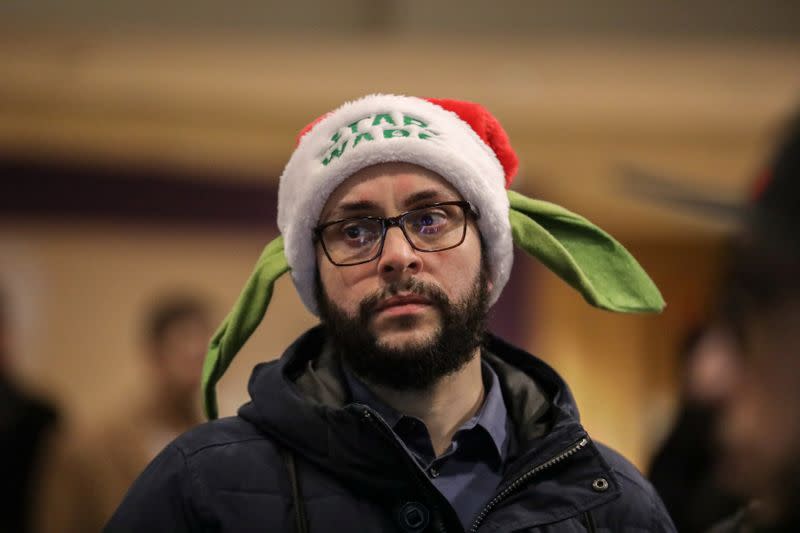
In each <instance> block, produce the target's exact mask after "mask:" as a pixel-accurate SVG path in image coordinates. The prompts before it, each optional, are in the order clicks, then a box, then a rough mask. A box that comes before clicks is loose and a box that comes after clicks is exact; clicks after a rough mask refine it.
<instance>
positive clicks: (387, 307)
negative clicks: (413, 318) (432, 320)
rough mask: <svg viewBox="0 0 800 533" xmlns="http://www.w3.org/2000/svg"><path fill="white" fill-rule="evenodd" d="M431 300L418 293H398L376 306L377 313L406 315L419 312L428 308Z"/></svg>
mask: <svg viewBox="0 0 800 533" xmlns="http://www.w3.org/2000/svg"><path fill="white" fill-rule="evenodd" d="M430 306H431V301H430V300H429V299H428V298H425V297H424V296H420V295H417V294H405V295H396V296H392V297H390V298H386V299H385V300H382V301H381V302H380V303H379V304H378V306H377V307H376V308H375V314H383V315H390V316H396V315H405V314H413V313H419V312H422V311H424V310H425V309H428V308H429V307H430Z"/></svg>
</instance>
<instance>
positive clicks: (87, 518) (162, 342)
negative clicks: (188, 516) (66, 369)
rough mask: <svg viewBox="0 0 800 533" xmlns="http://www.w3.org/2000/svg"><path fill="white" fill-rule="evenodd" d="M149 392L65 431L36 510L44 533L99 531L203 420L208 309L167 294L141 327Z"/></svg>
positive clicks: (57, 442)
mask: <svg viewBox="0 0 800 533" xmlns="http://www.w3.org/2000/svg"><path fill="white" fill-rule="evenodd" d="M142 336H143V339H144V352H145V354H144V355H145V356H146V365H145V366H146V372H147V374H146V376H147V379H146V380H145V382H146V384H147V386H146V388H145V390H144V391H143V392H142V393H140V396H138V397H136V398H129V399H128V401H127V402H126V407H125V409H124V410H115V412H114V413H113V415H111V418H108V419H106V420H103V421H101V422H98V423H96V424H93V425H92V427H91V429H88V430H76V429H72V428H64V429H65V431H63V434H62V435H61V436H60V437H57V438H55V439H54V440H53V442H52V443H51V445H50V447H49V448H50V450H51V453H52V456H51V457H50V460H49V461H48V465H47V466H46V468H45V471H44V472H43V487H42V493H41V495H40V501H39V506H38V508H37V509H36V517H37V518H36V523H37V530H38V531H39V532H41V533H71V532H75V533H78V532H81V533H86V532H93V531H100V530H101V529H102V527H103V524H104V523H105V522H106V521H107V520H108V518H109V517H110V516H111V514H112V513H113V512H114V509H115V508H116V507H117V505H119V503H120V501H122V498H123V496H124V495H125V492H126V491H127V490H128V488H129V487H130V485H131V484H132V483H133V481H134V480H135V479H136V477H137V476H138V475H139V474H140V473H141V471H142V470H143V469H144V468H145V466H146V465H147V463H149V462H150V461H151V460H152V459H153V457H155V456H156V454H158V452H159V451H161V450H162V449H163V448H164V446H166V445H167V444H168V443H169V442H170V441H171V440H172V439H174V438H175V437H176V436H177V435H179V434H181V433H183V432H184V431H186V430H188V429H189V428H191V427H192V426H194V425H196V424H198V423H199V422H200V421H201V418H202V408H201V402H200V380H201V374H202V364H203V358H204V356H205V352H206V348H207V346H208V339H209V338H210V336H211V330H210V318H209V312H208V309H207V307H206V304H205V303H204V302H202V301H201V300H200V299H198V298H196V297H194V296H188V295H170V296H164V297H162V298H161V299H159V301H158V302H157V303H156V304H155V305H154V306H153V307H152V308H151V309H150V311H149V312H148V314H147V316H146V320H145V323H144V327H143V335H142Z"/></svg>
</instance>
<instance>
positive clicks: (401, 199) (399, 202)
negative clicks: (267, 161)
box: [320, 163, 462, 220]
mask: <svg viewBox="0 0 800 533" xmlns="http://www.w3.org/2000/svg"><path fill="white" fill-rule="evenodd" d="M420 193H427V194H426V196H427V198H426V199H427V200H429V201H430V202H442V201H449V200H461V199H462V197H461V195H460V194H459V193H458V191H457V190H456V189H455V187H453V186H452V185H451V184H450V183H448V182H447V181H446V180H445V179H444V178H442V177H441V176H440V175H439V174H437V173H435V172H433V171H431V170H428V169H426V168H423V167H420V166H417V165H413V164H410V163H382V164H379V165H373V166H370V167H367V168H364V169H362V170H360V171H358V172H356V173H355V174H353V175H352V176H350V177H349V178H347V179H346V180H344V181H343V182H342V183H341V184H340V185H339V186H338V187H337V188H336V189H335V190H334V191H333V193H332V194H331V195H330V197H329V198H328V201H327V202H326V203H325V207H323V209H322V213H321V216H320V219H321V220H322V219H324V218H326V217H327V216H328V215H329V214H331V213H333V212H334V211H336V210H337V208H339V207H341V206H345V205H351V204H354V203H359V202H364V203H372V204H376V205H378V206H386V205H389V204H394V205H395V206H399V207H408V206H404V205H403V204H404V203H405V202H406V201H408V200H409V199H412V198H415V197H417V196H419V195H420Z"/></svg>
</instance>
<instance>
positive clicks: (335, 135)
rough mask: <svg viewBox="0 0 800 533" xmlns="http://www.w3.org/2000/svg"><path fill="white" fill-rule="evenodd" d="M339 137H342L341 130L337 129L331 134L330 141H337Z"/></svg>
mask: <svg viewBox="0 0 800 533" xmlns="http://www.w3.org/2000/svg"><path fill="white" fill-rule="evenodd" d="M341 138H342V132H341V131H337V132H336V133H334V134H333V137H331V142H332V143H335V142H336V141H338V140H339V139H341Z"/></svg>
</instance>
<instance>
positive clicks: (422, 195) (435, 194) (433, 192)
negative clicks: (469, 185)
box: [403, 189, 458, 209]
mask: <svg viewBox="0 0 800 533" xmlns="http://www.w3.org/2000/svg"><path fill="white" fill-rule="evenodd" d="M450 196H451V195H450V194H447V191H440V190H437V189H424V190H421V191H417V192H415V193H414V194H412V195H411V196H409V197H408V198H406V199H405V200H404V201H403V205H404V206H405V207H406V209H410V208H411V207H412V206H414V205H415V204H419V203H420V202H424V201H426V200H436V201H438V202H446V201H449V200H457V199H458V198H450Z"/></svg>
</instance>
